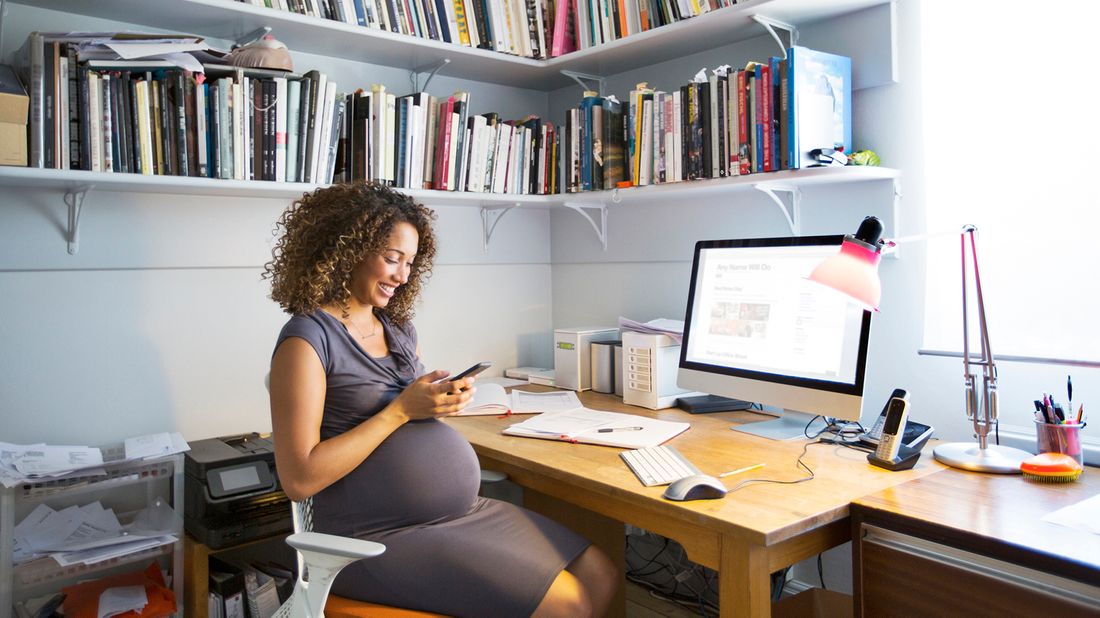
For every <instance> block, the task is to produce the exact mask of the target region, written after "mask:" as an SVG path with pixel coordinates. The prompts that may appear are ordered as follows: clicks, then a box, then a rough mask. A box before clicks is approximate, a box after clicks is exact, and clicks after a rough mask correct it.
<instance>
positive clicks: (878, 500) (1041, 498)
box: [853, 466, 1100, 577]
mask: <svg viewBox="0 0 1100 618" xmlns="http://www.w3.org/2000/svg"><path fill="white" fill-rule="evenodd" d="M1097 494H1100V469H1098V468H1094V467H1091V466H1090V467H1086V468H1085V472H1084V474H1082V475H1081V478H1080V479H1079V480H1078V481H1077V482H1076V483H1035V482H1031V481H1026V480H1024V479H1023V477H1021V476H1018V475H1001V474H983V473H980V472H967V471H964V470H955V469H947V470H945V471H944V472H942V473H940V474H935V475H932V476H928V477H924V478H920V479H917V480H914V481H913V482H911V483H906V484H904V485H901V486H898V487H892V488H889V489H886V490H883V491H880V492H876V493H874V494H870V495H867V496H864V497H862V498H859V499H857V500H855V502H854V504H853V509H857V510H859V511H860V512H861V514H862V513H864V512H867V513H868V516H871V515H872V514H873V516H875V517H877V518H885V519H887V520H891V521H895V522H904V523H909V524H911V525H912V526H915V527H916V529H917V530H921V529H924V530H928V529H932V530H934V531H935V532H936V533H937V534H938V535H944V536H947V537H950V538H951V540H952V541H955V542H960V541H961V542H962V544H963V546H964V548H966V547H967V546H969V547H971V548H974V549H976V550H977V549H989V548H994V549H995V548H997V547H1000V548H1001V549H1003V550H1004V551H1006V552H1008V553H1020V552H1024V553H1031V554H1038V555H1040V556H1050V557H1053V558H1055V559H1057V560H1070V561H1073V562H1076V563H1078V564H1079V565H1081V566H1083V567H1085V568H1087V569H1090V570H1091V571H1093V572H1094V573H1095V571H1100V535H1096V534H1090V533H1088V532H1083V531H1080V530H1075V529H1073V528H1069V527H1066V526H1061V525H1058V524H1053V523H1050V522H1046V521H1042V518H1043V516H1045V515H1047V514H1048V513H1051V512H1053V511H1056V510H1058V509H1060V508H1063V507H1066V506H1069V505H1071V504H1076V503H1077V502H1080V501H1082V500H1085V499H1087V498H1091V497H1093V496H1095V495H1097ZM872 512H873V513H872ZM1009 557H1011V556H1009ZM1093 576H1094V577H1095V574H1094V575H1093Z"/></svg>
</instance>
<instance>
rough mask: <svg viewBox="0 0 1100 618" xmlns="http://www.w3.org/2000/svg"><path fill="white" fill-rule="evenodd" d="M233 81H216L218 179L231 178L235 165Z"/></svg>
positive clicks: (227, 79)
mask: <svg viewBox="0 0 1100 618" xmlns="http://www.w3.org/2000/svg"><path fill="white" fill-rule="evenodd" d="M233 134H234V130H233V80H232V79H230V78H228V77H223V78H221V79H219V80H218V135H216V136H215V138H216V139H217V140H218V142H219V147H218V150H219V155H218V158H219V159H220V160H221V163H220V165H219V166H218V178H223V179H227V180H228V179H231V178H233V166H234V165H235V164H236V161H235V157H234V154H233Z"/></svg>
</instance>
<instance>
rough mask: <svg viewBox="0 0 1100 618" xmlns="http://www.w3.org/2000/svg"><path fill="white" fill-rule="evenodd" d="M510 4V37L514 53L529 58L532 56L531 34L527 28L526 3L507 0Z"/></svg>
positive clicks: (523, 0) (522, 0)
mask: <svg viewBox="0 0 1100 618" xmlns="http://www.w3.org/2000/svg"><path fill="white" fill-rule="evenodd" d="M508 1H510V2H511V5H510V8H511V15H512V36H513V40H514V41H515V43H514V44H515V50H516V53H517V54H519V55H520V56H524V57H526V58H529V57H531V56H532V50H531V33H530V32H529V31H528V28H527V19H528V15H527V2H526V1H525V0H508Z"/></svg>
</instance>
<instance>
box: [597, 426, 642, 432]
mask: <svg viewBox="0 0 1100 618" xmlns="http://www.w3.org/2000/svg"><path fill="white" fill-rule="evenodd" d="M642 429H645V428H644V427H602V428H600V429H597V430H596V432H597V433H611V432H612V431H641V430H642Z"/></svg>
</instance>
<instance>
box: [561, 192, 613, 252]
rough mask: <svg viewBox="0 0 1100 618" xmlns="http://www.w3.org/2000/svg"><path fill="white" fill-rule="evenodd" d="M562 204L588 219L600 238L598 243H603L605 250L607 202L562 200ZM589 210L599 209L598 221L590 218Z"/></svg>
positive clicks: (605, 249)
mask: <svg viewBox="0 0 1100 618" xmlns="http://www.w3.org/2000/svg"><path fill="white" fill-rule="evenodd" d="M562 206H565V207H566V208H569V209H571V210H574V211H576V212H577V213H578V214H580V216H582V217H584V218H585V220H587V221H588V223H589V225H591V226H592V229H593V230H595V231H596V237H597V238H599V239H600V244H602V245H603V250H604V251H607V204H604V203H602V202H601V203H596V204H593V203H591V202H563V203H562ZM589 210H593V211H599V213H600V222H599V223H596V220H595V219H593V218H592V215H590V214H588V211H589Z"/></svg>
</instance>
